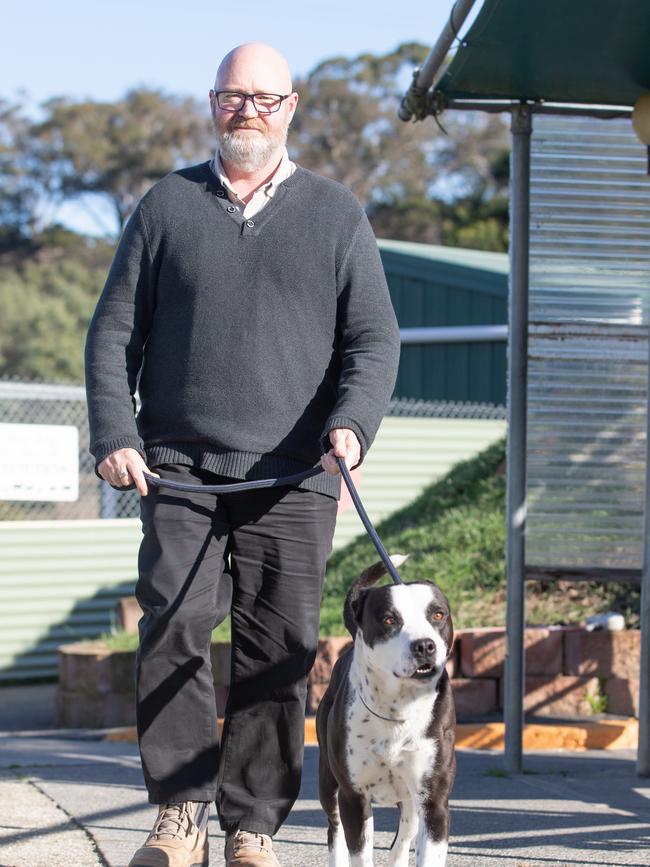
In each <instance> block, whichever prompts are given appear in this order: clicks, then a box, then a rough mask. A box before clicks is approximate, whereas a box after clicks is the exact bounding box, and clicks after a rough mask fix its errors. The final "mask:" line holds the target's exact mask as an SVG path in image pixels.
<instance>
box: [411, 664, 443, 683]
mask: <svg viewBox="0 0 650 867" xmlns="http://www.w3.org/2000/svg"><path fill="white" fill-rule="evenodd" d="M437 671H438V669H437V667H436V666H435V665H434V664H433V663H432V662H424V663H423V664H422V665H420V666H419V667H418V668H416V669H415V671H414V672H413V674H412V675H411V680H428V679H429V678H431V677H433V675H434V674H436V673H437Z"/></svg>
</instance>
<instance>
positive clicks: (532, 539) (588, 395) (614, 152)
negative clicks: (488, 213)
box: [526, 116, 650, 569]
mask: <svg viewBox="0 0 650 867" xmlns="http://www.w3.org/2000/svg"><path fill="white" fill-rule="evenodd" d="M530 228H531V260H530V308H529V361H528V364H529V370H528V373H529V381H528V460H527V473H528V483H527V485H528V528H527V536H526V562H527V564H529V565H535V566H547V567H554V566H560V567H562V566H565V567H571V566H574V567H583V568H589V567H606V568H623V569H625V568H631V569H636V568H640V566H641V543H642V527H643V480H644V472H645V418H646V405H647V365H648V330H647V326H648V305H649V301H650V292H649V289H650V183H649V181H648V176H647V154H646V151H645V149H644V147H643V146H642V145H641V144H640V143H639V141H638V140H637V138H636V137H635V135H634V133H633V132H632V128H631V124H630V122H629V121H628V120H615V121H604V120H595V119H591V118H567V117H561V118H559V117H546V116H545V117H542V116H537V117H536V118H535V124H534V131H533V139H532V154H531V227H530Z"/></svg>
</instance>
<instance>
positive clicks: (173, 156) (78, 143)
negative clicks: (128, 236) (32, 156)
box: [33, 89, 214, 229]
mask: <svg viewBox="0 0 650 867" xmlns="http://www.w3.org/2000/svg"><path fill="white" fill-rule="evenodd" d="M43 108H44V110H45V112H46V118H45V120H44V121H43V122H42V123H40V124H38V125H35V126H34V128H33V134H34V136H35V139H36V146H37V153H38V157H39V159H40V160H41V162H42V164H43V166H44V175H43V176H44V177H45V178H47V179H48V182H47V193H48V194H49V195H50V196H52V197H53V198H54V199H55V200H57V201H63V200H65V199H73V198H78V197H82V196H84V195H87V194H96V195H101V196H105V197H106V198H107V199H108V200H109V201H110V203H111V205H112V207H113V211H114V214H115V220H116V225H117V228H118V229H121V228H122V227H123V225H124V223H125V222H126V220H127V218H128V216H129V214H130V213H131V211H132V210H133V208H134V207H135V205H136V203H137V201H138V200H139V199H140V198H141V197H142V195H144V193H145V192H146V190H147V189H148V188H149V187H150V186H151V185H152V184H153V183H154V182H155V181H157V180H159V179H160V178H161V177H162V176H163V175H166V174H167V173H168V172H170V171H173V170H174V169H176V168H178V167H179V166H181V165H186V164H187V163H189V162H195V161H198V160H200V159H204V158H205V155H206V153H209V152H210V150H211V149H212V147H213V139H214V134H213V133H212V131H211V127H210V121H209V115H208V114H207V112H201V111H199V109H198V107H197V105H196V103H195V102H194V100H191V99H187V98H179V97H172V96H167V95H164V94H162V93H160V92H158V91H153V90H144V89H142V90H132V91H130V92H129V93H127V95H126V96H125V97H124V98H123V99H120V100H118V101H117V102H113V103H107V102H92V101H87V102H73V101H70V100H67V99H65V98H63V97H59V98H56V99H52V100H50V101H49V102H47V103H45V105H44V106H43Z"/></svg>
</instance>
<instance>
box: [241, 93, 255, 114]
mask: <svg viewBox="0 0 650 867" xmlns="http://www.w3.org/2000/svg"><path fill="white" fill-rule="evenodd" d="M237 113H238V114H240V115H241V116H242V117H257V109H256V108H255V106H254V105H253V100H252V99H251V97H250V96H249V97H247V98H246V99H245V100H244V104H243V105H242V107H241V108H240V109H239V111H238V112H237Z"/></svg>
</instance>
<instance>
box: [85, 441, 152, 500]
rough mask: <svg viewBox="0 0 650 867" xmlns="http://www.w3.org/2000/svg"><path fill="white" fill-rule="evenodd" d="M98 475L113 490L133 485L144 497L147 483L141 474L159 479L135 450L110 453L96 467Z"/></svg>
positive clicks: (146, 491)
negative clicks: (147, 474)
mask: <svg viewBox="0 0 650 867" xmlns="http://www.w3.org/2000/svg"><path fill="white" fill-rule="evenodd" d="M97 472H98V473H99V475H100V476H101V477H102V479H104V480H105V481H107V482H108V484H109V485H112V486H113V487H114V488H128V487H130V486H131V485H135V486H136V488H137V489H138V493H139V494H141V496H143V497H146V496H147V493H148V488H147V483H146V481H145V478H144V476H143V475H142V474H143V473H149V475H151V476H156V478H160V477H159V476H158V473H153V472H152V471H151V470H150V469H149V467H148V466H147V465H146V464H145V462H144V461H143V460H142V456H141V455H140V453H139V452H137V451H136V450H135V449H118V450H117V451H116V452H111V453H110V455H109V456H108V457H107V458H104V460H103V461H102V462H101V464H99V466H98V467H97Z"/></svg>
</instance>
